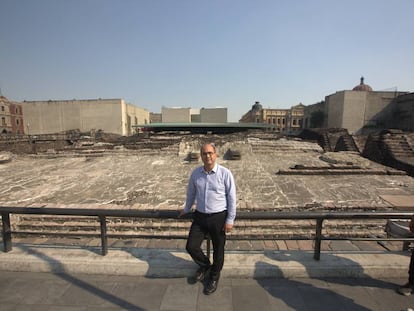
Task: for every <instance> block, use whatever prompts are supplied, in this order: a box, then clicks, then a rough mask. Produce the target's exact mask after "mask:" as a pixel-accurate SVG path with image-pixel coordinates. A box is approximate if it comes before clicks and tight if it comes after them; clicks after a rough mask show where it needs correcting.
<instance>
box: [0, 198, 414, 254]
mask: <svg viewBox="0 0 414 311" xmlns="http://www.w3.org/2000/svg"><path fill="white" fill-rule="evenodd" d="M0 214H1V216H2V224H3V226H2V237H3V244H4V251H5V252H9V251H11V250H12V233H13V232H12V230H11V223H10V214H37V215H65V216H96V217H98V218H99V222H100V238H101V249H102V255H103V256H105V255H106V254H107V253H108V236H111V235H108V233H107V217H119V218H121V217H129V218H152V219H177V218H178V214H179V212H178V211H166V210H160V211H140V210H131V209H100V208H59V207H12V206H6V207H5V206H0ZM412 216H413V213H412V212H355V213H354V212H242V211H241V212H238V213H237V220H254V221H256V220H257V221H259V220H315V221H316V222H315V231H314V232H315V235H314V237H292V238H289V239H291V240H313V241H314V256H313V257H314V259H315V260H319V259H320V255H321V243H322V241H324V240H345V241H406V242H407V241H414V238H411V237H407V238H381V237H379V238H378V237H351V236H343V237H333V236H324V235H323V234H322V230H323V222H324V221H325V220H356V219H358V220H363V219H366V220H373V219H382V220H385V219H410V218H411V217H412ZM190 218H192V215H191V213H190V214H187V215H184V216H183V217H182V219H183V220H185V219H190ZM39 234H41V235H44V234H47V233H45V232H39ZM59 235H62V236H63V235H65V234H64V233H59ZM79 235H81V236H82V234H79ZM128 237H133V236H131V235H128ZM148 238H151V236H148ZM157 238H167V239H171V238H176V239H178V238H180V237H177V236H168V235H167V236H157ZM206 238H207V240H208V244H207V252H208V254H209V253H210V240H209V238H208V237H206ZM231 239H232V240H246V239H247V238H246V237H238V236H237V234H236V235H232V236H231ZM252 239H254V238H249V240H252ZM274 239H277V237H274ZM289 239H287V240H289ZM258 240H261V238H258Z"/></svg>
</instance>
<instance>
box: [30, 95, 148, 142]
mask: <svg viewBox="0 0 414 311" xmlns="http://www.w3.org/2000/svg"><path fill="white" fill-rule="evenodd" d="M22 106H23V109H24V117H25V127H26V129H27V134H32V135H33V134H51V133H60V132H65V131H70V130H79V131H81V132H89V131H93V130H102V131H104V132H107V133H113V134H119V135H122V136H129V135H132V134H134V133H135V129H134V128H133V126H134V125H137V124H147V123H149V111H147V110H145V109H142V108H138V107H136V106H134V105H131V104H128V103H126V102H125V101H124V100H123V99H86V100H48V101H24V102H23V103H22Z"/></svg>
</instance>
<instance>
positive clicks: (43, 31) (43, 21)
mask: <svg viewBox="0 0 414 311" xmlns="http://www.w3.org/2000/svg"><path fill="white" fill-rule="evenodd" d="M412 12H414V1H412V0H395V1H390V0H358V1H356V0H347V1H343V0H296V1H290V0H285V1H284V0H204V1H201V0H0V90H1V94H2V95H3V96H6V97H7V98H8V99H9V100H12V101H23V100H30V101H32V100H71V99H96V98H122V99H124V100H125V101H126V102H128V103H131V104H133V105H135V106H138V107H141V108H144V109H147V110H149V111H150V112H155V113H160V112H161V108H162V107H191V108H213V107H227V108H228V121H229V122H238V120H239V119H240V118H241V116H242V115H243V114H245V113H246V112H248V111H249V110H250V109H251V107H252V105H253V104H254V103H255V102H256V101H259V102H260V103H261V104H262V106H263V107H264V108H283V109H287V108H290V107H292V106H294V105H297V104H299V103H302V104H304V105H311V104H314V103H316V102H319V101H321V100H324V98H325V96H327V95H330V94H333V93H335V92H337V91H342V90H351V89H352V88H353V87H354V86H356V85H358V84H359V82H360V78H361V76H363V77H364V78H365V80H364V81H365V83H366V84H368V85H370V86H371V87H372V88H373V89H374V91H384V90H385V91H387V90H389V91H394V90H398V91H409V92H413V91H414V18H412Z"/></svg>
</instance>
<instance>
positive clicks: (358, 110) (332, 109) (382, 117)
mask: <svg viewBox="0 0 414 311" xmlns="http://www.w3.org/2000/svg"><path fill="white" fill-rule="evenodd" d="M402 94H406V92H395V91H393V92H390V91H373V90H372V88H371V87H370V86H369V85H367V84H365V83H364V78H361V82H360V84H359V85H357V86H355V87H354V88H353V89H352V90H345V91H339V92H336V93H335V94H331V95H328V96H326V97H325V101H324V102H321V103H317V104H315V105H311V106H308V107H306V109H305V110H306V113H305V127H307V128H310V127H313V126H314V127H325V128H345V129H347V130H348V132H349V133H350V134H364V133H367V132H369V131H371V130H377V129H382V128H385V127H386V123H387V121H386V120H387V119H391V115H390V113H391V111H392V110H393V109H392V107H393V105H394V104H395V101H396V99H397V98H398V96H400V95H402ZM316 111H319V112H320V114H321V117H322V119H323V122H321V123H320V124H318V125H316V126H315V125H313V126H312V124H311V123H312V122H309V120H311V119H312V117H313V116H315V113H316ZM320 125H322V126H320Z"/></svg>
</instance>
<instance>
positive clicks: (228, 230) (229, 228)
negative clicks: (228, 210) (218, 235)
mask: <svg viewBox="0 0 414 311" xmlns="http://www.w3.org/2000/svg"><path fill="white" fill-rule="evenodd" d="M232 229H233V225H230V224H225V225H224V228H223V230H224V232H226V233H229V232H231V230H232Z"/></svg>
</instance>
